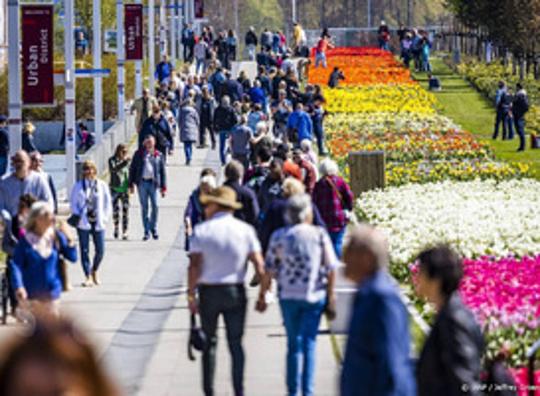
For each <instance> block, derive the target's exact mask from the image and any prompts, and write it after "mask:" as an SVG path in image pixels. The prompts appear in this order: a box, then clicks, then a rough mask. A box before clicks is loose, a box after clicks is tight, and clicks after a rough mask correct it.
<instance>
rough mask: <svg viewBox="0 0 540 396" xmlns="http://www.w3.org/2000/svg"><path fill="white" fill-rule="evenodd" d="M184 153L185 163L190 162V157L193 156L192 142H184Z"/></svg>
mask: <svg viewBox="0 0 540 396" xmlns="http://www.w3.org/2000/svg"><path fill="white" fill-rule="evenodd" d="M184 153H185V154H186V164H187V165H189V164H191V158H193V142H184Z"/></svg>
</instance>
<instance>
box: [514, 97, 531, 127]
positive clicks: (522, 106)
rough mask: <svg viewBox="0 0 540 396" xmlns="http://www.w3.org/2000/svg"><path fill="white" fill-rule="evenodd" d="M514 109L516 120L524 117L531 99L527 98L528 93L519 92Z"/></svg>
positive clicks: (515, 98)
mask: <svg viewBox="0 0 540 396" xmlns="http://www.w3.org/2000/svg"><path fill="white" fill-rule="evenodd" d="M512 111H513V113H514V118H515V119H516V120H519V119H521V118H523V117H524V116H525V114H526V113H527V112H528V111H529V100H528V99H527V95H526V94H525V93H523V92H518V93H517V95H516V96H515V97H514V103H513V106H512Z"/></svg>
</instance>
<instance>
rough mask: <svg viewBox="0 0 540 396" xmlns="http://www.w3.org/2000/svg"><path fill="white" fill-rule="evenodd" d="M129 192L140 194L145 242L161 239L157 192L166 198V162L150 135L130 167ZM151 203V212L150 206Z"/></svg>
mask: <svg viewBox="0 0 540 396" xmlns="http://www.w3.org/2000/svg"><path fill="white" fill-rule="evenodd" d="M128 180H129V182H128V184H129V191H130V193H131V194H133V192H134V191H135V186H137V192H138V193H139V202H140V204H141V216H142V223H143V227H144V236H143V241H147V240H149V239H150V233H151V234H152V238H154V239H159V234H158V232H157V221H158V205H157V199H158V198H157V192H158V191H160V192H161V196H162V197H163V198H165V195H166V193H167V173H166V169H165V160H164V159H163V155H162V154H161V152H159V150H157V149H156V140H155V138H154V137H153V136H152V135H150V136H147V137H146V139H145V140H144V142H143V146H142V147H141V148H140V149H139V150H137V152H136V153H135V155H134V156H133V160H132V161H131V165H130V167H129V179H128ZM149 203H150V206H151V207H150V211H149V210H148V204H149Z"/></svg>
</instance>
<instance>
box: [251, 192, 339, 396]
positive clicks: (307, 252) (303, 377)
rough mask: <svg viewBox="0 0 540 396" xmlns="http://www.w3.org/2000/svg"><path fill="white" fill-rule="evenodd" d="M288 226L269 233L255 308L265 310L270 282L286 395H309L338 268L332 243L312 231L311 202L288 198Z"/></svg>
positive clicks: (321, 230)
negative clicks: (282, 336)
mask: <svg viewBox="0 0 540 396" xmlns="http://www.w3.org/2000/svg"><path fill="white" fill-rule="evenodd" d="M285 214H286V217H287V219H288V221H289V225H288V226H287V227H284V228H281V229H279V230H277V231H276V232H274V234H273V235H272V239H271V240H270V245H269V247H268V251H267V252H266V258H265V262H266V268H265V269H266V274H265V276H264V278H263V280H262V282H261V288H260V291H259V299H258V301H257V309H258V310H259V311H261V312H264V311H265V309H266V299H265V297H266V293H267V292H268V291H269V289H270V286H271V279H272V277H275V278H276V280H277V283H278V290H279V305H280V307H281V314H282V317H283V322H284V325H285V330H286V332H287V377H286V383H287V394H288V395H290V396H296V395H298V393H299V391H300V390H301V393H302V395H304V396H312V395H314V394H315V392H314V382H315V360H316V354H317V352H316V348H317V334H318V331H319V324H320V320H321V316H322V314H323V312H324V310H325V308H326V309H328V310H329V311H332V310H334V312H335V294H334V284H335V269H336V268H337V266H338V265H339V260H338V259H337V257H336V255H335V253H334V249H333V247H332V242H331V241H330V238H329V237H328V234H327V233H326V230H325V229H324V228H322V227H318V226H314V225H313V224H312V223H313V210H312V206H311V198H310V196H309V195H307V194H300V195H295V196H293V197H291V198H289V200H288V203H287V207H286V212H285Z"/></svg>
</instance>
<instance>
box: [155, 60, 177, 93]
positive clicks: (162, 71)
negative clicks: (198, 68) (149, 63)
mask: <svg viewBox="0 0 540 396" xmlns="http://www.w3.org/2000/svg"><path fill="white" fill-rule="evenodd" d="M173 72H174V66H173V64H172V63H171V62H170V61H169V56H168V55H167V54H164V55H163V58H162V60H161V62H159V63H158V64H157V66H156V72H155V73H154V76H155V77H156V80H157V82H158V84H159V85H162V84H167V85H168V84H169V82H170V81H171V77H172V74H173Z"/></svg>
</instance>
